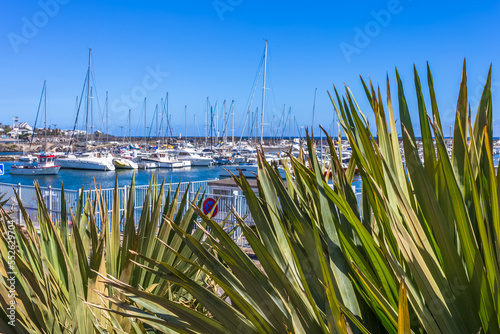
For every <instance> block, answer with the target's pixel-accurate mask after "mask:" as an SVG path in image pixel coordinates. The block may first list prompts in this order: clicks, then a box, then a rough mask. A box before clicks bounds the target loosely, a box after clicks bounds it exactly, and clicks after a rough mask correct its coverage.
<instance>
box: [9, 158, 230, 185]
mask: <svg viewBox="0 0 500 334" xmlns="http://www.w3.org/2000/svg"><path fill="white" fill-rule="evenodd" d="M3 164H4V165H5V175H2V176H0V183H13V184H18V183H21V184H22V185H30V186H32V185H33V182H34V180H35V179H37V180H38V182H39V183H40V185H41V186H43V187H45V186H52V187H54V188H61V184H63V183H64V188H65V189H74V190H77V189H80V188H81V187H82V186H83V187H85V189H93V188H94V177H95V181H96V183H97V184H98V185H99V184H100V185H101V187H102V188H103V189H104V188H113V187H114V186H115V178H116V177H118V185H119V186H120V187H123V186H125V185H130V182H131V181H132V175H133V170H117V171H112V172H100V171H86V170H76V169H61V170H60V171H59V173H58V174H57V175H39V176H22V175H11V174H10V166H12V165H14V164H19V162H14V161H5V162H3ZM222 169H223V167H220V166H217V167H188V168H177V169H168V168H155V169H147V170H142V169H139V170H136V171H135V183H136V184H137V185H145V184H148V183H149V181H150V180H151V177H152V176H153V175H155V176H157V177H158V180H159V182H161V181H163V179H165V182H166V183H170V182H173V183H178V182H179V181H182V182H192V181H201V180H208V179H215V178H219V173H220V171H221V170H222Z"/></svg>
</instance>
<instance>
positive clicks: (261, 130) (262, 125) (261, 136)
mask: <svg viewBox="0 0 500 334" xmlns="http://www.w3.org/2000/svg"><path fill="white" fill-rule="evenodd" d="M266 68H267V39H266V46H265V48H264V84H263V86H262V110H261V120H260V144H261V145H262V144H263V142H264V103H265V101H266Z"/></svg>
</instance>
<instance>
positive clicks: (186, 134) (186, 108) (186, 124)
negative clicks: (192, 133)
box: [184, 105, 188, 141]
mask: <svg viewBox="0 0 500 334" xmlns="http://www.w3.org/2000/svg"><path fill="white" fill-rule="evenodd" d="M187 110H188V106H187V105H185V106H184V127H185V128H186V133H185V134H184V140H185V141H186V140H187V136H188V116H187V115H188V114H187V112H188V111H187Z"/></svg>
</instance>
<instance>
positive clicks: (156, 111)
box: [155, 103, 159, 145]
mask: <svg viewBox="0 0 500 334" xmlns="http://www.w3.org/2000/svg"><path fill="white" fill-rule="evenodd" d="M158 111H159V110H158V103H157V104H156V108H155V114H156V145H158Z"/></svg>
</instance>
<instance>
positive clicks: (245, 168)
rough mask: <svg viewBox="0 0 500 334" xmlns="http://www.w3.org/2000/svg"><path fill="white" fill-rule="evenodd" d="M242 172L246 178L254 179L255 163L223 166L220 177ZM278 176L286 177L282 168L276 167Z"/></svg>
mask: <svg viewBox="0 0 500 334" xmlns="http://www.w3.org/2000/svg"><path fill="white" fill-rule="evenodd" d="M240 170H241V172H242V173H243V175H244V176H245V177H246V178H248V179H255V178H256V177H257V175H258V167H257V165H232V166H225V167H224V169H223V170H221V172H220V177H231V174H230V173H232V174H234V175H236V176H239V173H240V172H239V171H240ZM278 171H279V173H280V176H281V178H282V179H286V173H285V170H284V169H283V168H278Z"/></svg>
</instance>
